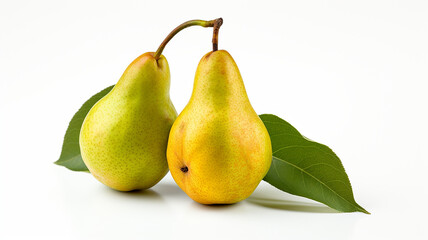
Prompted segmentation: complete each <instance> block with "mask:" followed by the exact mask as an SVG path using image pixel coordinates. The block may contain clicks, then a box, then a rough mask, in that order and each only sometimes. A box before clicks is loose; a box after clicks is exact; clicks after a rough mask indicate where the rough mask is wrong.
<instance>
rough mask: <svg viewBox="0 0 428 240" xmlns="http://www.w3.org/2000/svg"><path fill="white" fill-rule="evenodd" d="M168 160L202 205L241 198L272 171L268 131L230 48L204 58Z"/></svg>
mask: <svg viewBox="0 0 428 240" xmlns="http://www.w3.org/2000/svg"><path fill="white" fill-rule="evenodd" d="M167 160H168V166H169V169H170V171H171V175H172V177H173V178H174V180H175V182H176V183H177V184H178V186H179V187H180V188H181V189H182V190H183V191H184V192H186V193H187V195H188V196H189V197H190V198H192V199H193V200H195V201H196V202H199V203H202V204H231V203H236V202H239V201H241V200H243V199H245V198H247V197H248V196H250V195H251V193H252V192H253V191H254V190H255V189H256V187H257V186H258V184H259V183H260V181H261V180H262V179H263V177H264V176H265V175H266V173H267V172H268V170H269V167H270V165H271V161H272V146H271V141H270V138H269V134H268V132H267V130H266V127H265V126H264V124H263V122H262V121H261V119H260V118H259V117H258V115H257V114H256V112H255V111H254V109H253V107H252V106H251V104H250V101H249V99H248V96H247V93H246V91H245V87H244V83H243V81H242V77H241V74H240V72H239V69H238V67H237V65H236V63H235V61H234V60H233V58H232V56H231V55H230V54H229V53H228V52H227V51H224V50H219V51H214V52H210V53H208V54H206V55H205V56H204V57H203V58H202V59H201V61H200V63H199V65H198V68H197V71H196V76H195V81H194V86H193V93H192V96H191V98H190V101H189V103H188V104H187V106H186V107H185V108H184V110H183V111H182V112H181V113H180V115H179V116H178V118H177V120H176V121H175V122H174V124H173V126H172V128H171V132H170V134H169V140H168V147H167Z"/></svg>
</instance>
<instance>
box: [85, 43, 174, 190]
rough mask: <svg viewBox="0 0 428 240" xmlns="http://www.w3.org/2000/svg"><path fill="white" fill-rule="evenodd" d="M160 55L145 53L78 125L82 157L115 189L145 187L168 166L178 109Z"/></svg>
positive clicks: (165, 63) (167, 73)
mask: <svg viewBox="0 0 428 240" xmlns="http://www.w3.org/2000/svg"><path fill="white" fill-rule="evenodd" d="M169 88H170V72H169V66H168V62H167V60H166V59H165V57H164V56H160V58H159V59H156V58H154V53H150V52H148V53H144V54H143V55H141V56H139V57H138V58H137V59H135V60H134V61H133V62H132V63H131V64H130V65H129V66H128V68H127V69H126V70H125V72H124V73H123V75H122V77H121V78H120V79H119V81H118V83H117V84H116V86H115V87H114V88H113V89H112V90H111V92H110V93H108V94H107V95H106V96H104V97H103V98H102V99H100V100H99V101H98V102H97V103H96V104H95V105H94V106H93V107H92V109H91V110H90V111H89V113H88V114H87V116H86V118H85V120H84V122H83V125H82V128H81V131H80V139H79V143H80V149H81V155H82V158H83V161H84V162H85V164H86V166H87V167H88V169H89V171H90V172H91V173H92V175H93V176H94V177H95V178H96V179H98V180H99V181H100V182H102V183H104V184H105V185H107V186H109V187H111V188H113V189H116V190H119V191H131V190H137V189H147V188H150V187H152V186H153V185H155V184H156V183H157V182H159V181H160V180H161V179H162V178H163V177H164V176H165V175H166V173H167V172H168V164H167V161H166V147H167V142H168V134H169V130H170V128H171V126H172V124H173V122H174V120H175V119H176V118H177V112H176V111H175V108H174V106H173V105H172V103H171V100H170V97H169Z"/></svg>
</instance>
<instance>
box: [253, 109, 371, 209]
mask: <svg viewBox="0 0 428 240" xmlns="http://www.w3.org/2000/svg"><path fill="white" fill-rule="evenodd" d="M260 118H261V119H262V121H263V123H264V124H265V126H266V128H267V130H268V132H269V135H270V138H271V141H272V155H273V157H272V165H271V167H270V169H269V172H268V173H267V175H266V176H265V178H264V179H263V180H265V181H266V182H268V183H270V184H272V185H273V186H274V187H276V188H278V189H280V190H282V191H285V192H288V193H291V194H294V195H298V196H302V197H306V198H309V199H312V200H315V201H318V202H321V203H324V204H325V205H327V206H329V207H331V208H333V209H336V210H338V211H341V212H363V213H367V214H370V213H369V212H367V211H366V210H365V209H364V208H363V207H361V206H360V205H358V204H357V203H356V202H355V199H354V195H353V192H352V187H351V183H350V181H349V178H348V175H347V174H346V172H345V169H344V167H343V165H342V162H341V161H340V159H339V158H338V157H337V156H336V154H335V153H334V152H333V151H332V150H331V149H330V148H329V147H327V146H325V145H323V144H319V143H316V142H314V141H311V140H309V139H307V138H305V137H304V136H303V135H301V134H300V133H299V131H297V129H295V128H294V127H293V126H291V124H289V123H288V122H286V121H284V120H283V119H281V118H279V117H277V116H275V115H271V114H263V115H260Z"/></svg>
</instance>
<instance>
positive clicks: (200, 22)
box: [154, 18, 223, 60]
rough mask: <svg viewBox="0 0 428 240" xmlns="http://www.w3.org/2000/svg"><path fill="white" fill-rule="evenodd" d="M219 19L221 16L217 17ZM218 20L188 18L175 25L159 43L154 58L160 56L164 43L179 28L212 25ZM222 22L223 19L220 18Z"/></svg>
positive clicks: (178, 30) (179, 29)
mask: <svg viewBox="0 0 428 240" xmlns="http://www.w3.org/2000/svg"><path fill="white" fill-rule="evenodd" d="M219 19H221V18H219ZM217 21H218V19H214V20H211V21H204V20H190V21H187V22H184V23H182V24H180V25H179V26H178V27H176V28H175V29H174V30H172V31H171V32H170V33H169V34H168V36H166V38H165V40H163V42H162V43H161V45H160V46H159V47H158V50H157V51H156V53H155V55H154V58H155V59H156V60H157V59H159V58H160V56H161V55H162V51H163V49H164V48H165V46H166V44H167V43H168V42H169V41H170V40H171V39H172V38H173V37H174V36H175V35H176V34H177V33H178V32H180V31H181V30H183V29H185V28H188V27H191V26H195V25H198V26H201V27H213V26H214V24H215V23H216V22H217ZM222 22H223V20H222Z"/></svg>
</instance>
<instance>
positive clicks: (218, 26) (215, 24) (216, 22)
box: [213, 18, 223, 52]
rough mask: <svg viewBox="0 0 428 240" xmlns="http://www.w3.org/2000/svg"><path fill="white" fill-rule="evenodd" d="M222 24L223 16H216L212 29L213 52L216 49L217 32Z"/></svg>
mask: <svg viewBox="0 0 428 240" xmlns="http://www.w3.org/2000/svg"><path fill="white" fill-rule="evenodd" d="M222 24H223V18H217V19H216V20H215V22H214V27H213V28H214V30H213V52H215V51H217V50H218V32H219V30H220V27H221V25H222Z"/></svg>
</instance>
